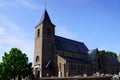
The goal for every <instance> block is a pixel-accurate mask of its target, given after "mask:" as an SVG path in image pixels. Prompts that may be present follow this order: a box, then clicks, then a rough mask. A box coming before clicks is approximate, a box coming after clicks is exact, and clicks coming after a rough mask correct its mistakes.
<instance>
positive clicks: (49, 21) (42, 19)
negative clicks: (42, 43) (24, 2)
mask: <svg viewBox="0 0 120 80" xmlns="http://www.w3.org/2000/svg"><path fill="white" fill-rule="evenodd" d="M42 22H47V23H51V20H50V17H49V15H48V12H47V10H46V9H45V11H44V14H43V15H42V18H41V20H40V23H42Z"/></svg>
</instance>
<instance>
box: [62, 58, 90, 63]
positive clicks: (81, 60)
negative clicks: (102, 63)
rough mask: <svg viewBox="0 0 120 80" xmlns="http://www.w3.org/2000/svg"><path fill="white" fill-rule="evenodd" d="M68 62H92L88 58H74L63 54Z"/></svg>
mask: <svg viewBox="0 0 120 80" xmlns="http://www.w3.org/2000/svg"><path fill="white" fill-rule="evenodd" d="M61 57H62V58H64V59H65V60H66V61H68V62H77V63H85V64H92V63H90V62H89V61H87V60H86V59H81V58H74V57H68V56H61Z"/></svg>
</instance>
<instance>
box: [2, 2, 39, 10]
mask: <svg viewBox="0 0 120 80" xmlns="http://www.w3.org/2000/svg"><path fill="white" fill-rule="evenodd" d="M16 6H24V7H27V8H31V9H40V6H38V5H36V4H35V3H32V2H30V0H1V1H0V7H2V8H3V7H16Z"/></svg>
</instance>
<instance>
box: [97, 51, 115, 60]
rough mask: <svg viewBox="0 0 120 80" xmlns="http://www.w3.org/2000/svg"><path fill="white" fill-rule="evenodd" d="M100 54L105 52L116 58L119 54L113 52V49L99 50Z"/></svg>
mask: <svg viewBox="0 0 120 80" xmlns="http://www.w3.org/2000/svg"><path fill="white" fill-rule="evenodd" d="M99 54H100V55H101V56H103V55H104V54H107V55H110V56H114V57H115V58H117V54H116V53H115V52H112V51H99Z"/></svg>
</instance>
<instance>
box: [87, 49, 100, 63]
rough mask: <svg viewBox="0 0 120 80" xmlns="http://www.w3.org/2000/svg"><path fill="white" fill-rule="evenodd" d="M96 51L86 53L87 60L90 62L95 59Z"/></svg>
mask: <svg viewBox="0 0 120 80" xmlns="http://www.w3.org/2000/svg"><path fill="white" fill-rule="evenodd" d="M97 51H98V49H93V50H90V51H88V60H89V61H92V60H94V59H95V57H96V54H97Z"/></svg>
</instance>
